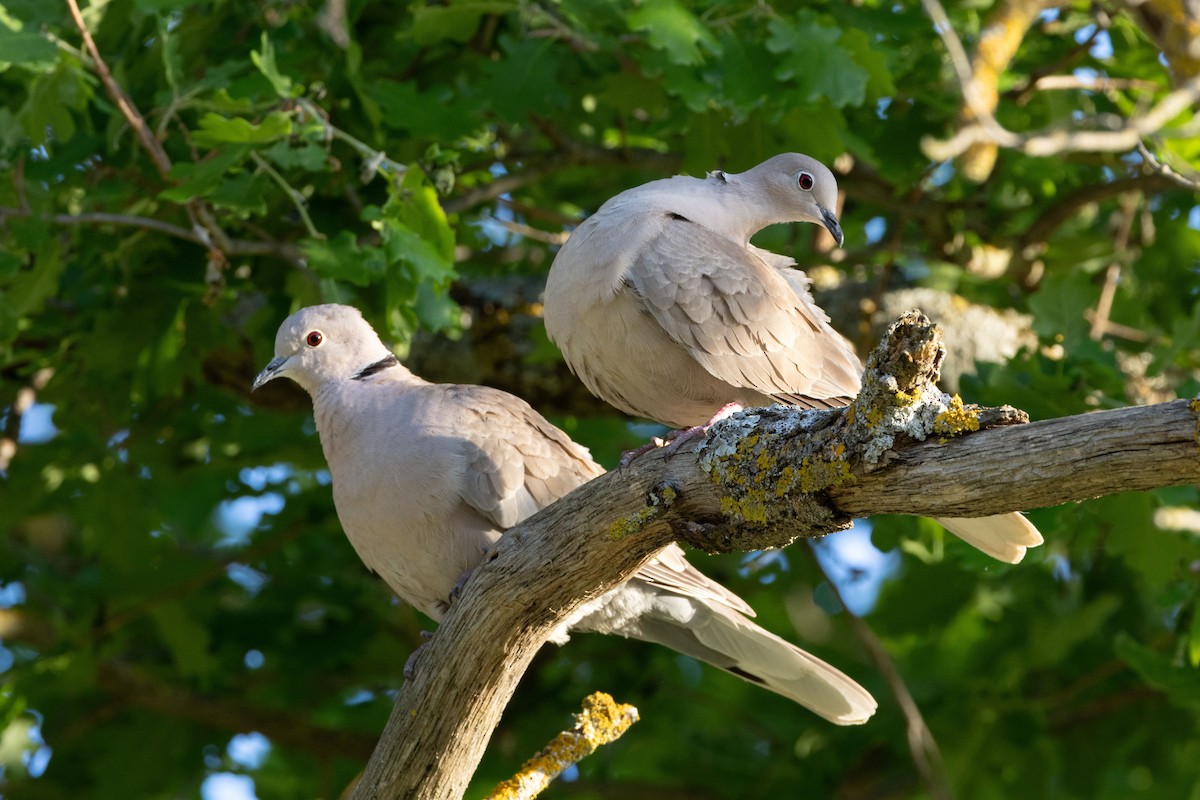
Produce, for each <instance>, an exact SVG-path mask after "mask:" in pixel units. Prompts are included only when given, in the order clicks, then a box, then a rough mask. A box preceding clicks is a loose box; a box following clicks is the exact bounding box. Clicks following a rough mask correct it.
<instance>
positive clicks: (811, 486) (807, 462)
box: [797, 458, 853, 494]
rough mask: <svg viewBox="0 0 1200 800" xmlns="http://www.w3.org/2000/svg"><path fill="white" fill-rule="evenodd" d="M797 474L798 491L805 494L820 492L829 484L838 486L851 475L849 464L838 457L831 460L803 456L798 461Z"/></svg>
mask: <svg viewBox="0 0 1200 800" xmlns="http://www.w3.org/2000/svg"><path fill="white" fill-rule="evenodd" d="M797 474H798V477H799V485H800V491H802V492H804V493H805V494H811V493H812V492H820V491H823V490H825V489H828V488H829V487H830V486H838V485H840V484H842V483H845V482H846V480H847V479H848V478H852V477H853V474H852V473H851V472H850V464H849V463H848V462H846V461H843V460H842V459H840V458H839V459H834V460H832V461H825V460H824V459H820V458H816V459H810V458H805V459H804V460H803V461H801V462H800V469H799V471H798V473H797Z"/></svg>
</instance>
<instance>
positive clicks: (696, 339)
mask: <svg viewBox="0 0 1200 800" xmlns="http://www.w3.org/2000/svg"><path fill="white" fill-rule="evenodd" d="M837 194H838V189H837V180H836V179H835V178H834V176H833V173H832V172H830V171H829V169H828V168H826V167H825V166H824V165H823V164H821V163H820V162H819V161H816V160H814V159H812V158H809V157H808V156H804V155H800V154H799V153H785V154H783V155H778V156H775V157H773V158H770V159H768V160H766V161H764V162H763V163H761V164H759V165H758V166H756V167H754V168H752V169H750V170H748V171H746V172H742V173H738V174H734V173H727V172H720V171H717V172H711V173H709V174H708V176H707V177H705V178H691V177H686V176H678V177H674V178H667V179H664V180H657V181H652V182H651V183H647V184H645V185H643V186H638V187H636V188H634V189H630V190H628V191H625V192H622V193H621V194H618V195H617V196H616V197H613V198H612V199H611V200H609V201H608V202H606V203H605V204H604V205H602V206H601V207H600V209H599V210H598V211H597V212H596V213H595V214H593V215H592V216H590V217H588V218H587V219H586V220H584V221H583V222H582V223H580V225H579V227H578V228H576V229H575V231H574V232H573V233H572V234H571V236H570V238H569V239H568V240H567V243H566V244H565V245H563V248H562V249H561V250H560V251H559V252H558V255H557V256H556V257H555V259H554V263H553V265H552V266H551V267H550V275H549V277H548V279H547V281H546V297H545V321H546V332H547V333H548V334H549V336H550V338H551V339H552V340H553V341H554V342H555V343H556V344H557V345H558V347H559V349H560V350H561V351H562V354H563V357H564V358H565V359H566V362H567V364H568V365H570V367H571V369H572V370H573V371H574V372H575V374H576V375H578V376H579V377H580V379H581V380H582V381H583V382H584V384H585V385H586V386H587V387H588V389H590V390H591V391H592V393H593V394H595V395H596V396H597V397H600V398H601V399H603V400H606V401H608V402H609V403H611V404H612V405H614V406H616V407H617V408H619V409H621V410H622V411H625V412H626V413H629V414H633V415H635V416H639V417H646V418H648V419H652V420H657V421H659V422H662V423H665V424H667V425H671V426H674V427H681V428H686V427H690V426H691V427H694V426H703V425H705V424H706V423H708V422H710V421H711V420H712V419H713V418H714V415H716V414H717V412H718V411H720V410H722V409H723V408H725V407H728V406H729V405H730V404H736V405H741V406H762V405H770V404H772V403H791V404H794V405H799V406H804V407H809V408H828V407H835V406H842V405H846V404H847V403H849V402H850V400H851V399H852V398H853V397H854V396H855V395H856V394H857V393H858V389H859V379H860V376H861V375H862V363H861V362H860V361H859V358H858V355H857V354H856V353H855V352H854V348H853V347H852V346H851V345H850V343H849V342H848V341H847V340H846V339H845V338H844V337H842V336H841V335H840V334H839V333H837V331H835V330H834V329H833V328H832V327H831V326H830V324H829V317H828V316H826V314H825V312H824V311H822V310H821V309H820V308H819V307H818V306H817V305H816V303H815V302H814V301H813V298H812V295H811V294H810V293H809V279H808V277H807V276H806V275H805V274H804V273H803V272H801V271H800V270H798V269H795V264H796V262H795V261H793V260H792V259H790V258H787V257H786V256H781V255H778V254H776V253H772V252H770V251H767V250H763V249H761V248H759V247H755V246H754V245H752V244H750V237H751V236H753V235H754V234H755V233H757V232H758V231H759V230H761V229H762V228H765V227H766V226H768V225H772V224H774V223H779V222H815V223H817V224H820V225H823V226H824V227H825V228H826V229H827V230H828V231H829V233H830V234H831V235H832V236H833V238H834V239H836V240H837V242H838V244H839V245H840V244H841V243H842V238H843V237H842V228H841V225H840V224H839V223H838V220H837V217H836V216H835V214H834V209H835V208H836V202H837ZM939 522H941V523H942V524H943V525H945V526H946V527H947V528H948V529H949V530H950V531H951V532H953V533H955V534H956V535H958V536H959V537H961V538H962V539H964V540H966V541H967V542H968V543H970V544H972V545H974V546H975V547H977V548H979V549H980V550H982V551H983V552H985V553H987V554H988V555H990V556H992V557H994V558H997V559H999V560H1001V561H1007V562H1010V563H1017V562H1018V561H1020V560H1021V559H1022V558H1023V557H1024V556H1025V550H1026V548H1027V547H1034V546H1037V545H1039V544H1041V543H1042V536H1041V534H1040V533H1038V531H1037V528H1035V527H1034V526H1033V524H1032V523H1030V522H1029V521H1028V520H1026V519H1025V517H1024V516H1023V515H1021V514H1015V513H1014V514H1003V515H999V516H991V517H977V518H953V519H946V518H943V519H940V520H939Z"/></svg>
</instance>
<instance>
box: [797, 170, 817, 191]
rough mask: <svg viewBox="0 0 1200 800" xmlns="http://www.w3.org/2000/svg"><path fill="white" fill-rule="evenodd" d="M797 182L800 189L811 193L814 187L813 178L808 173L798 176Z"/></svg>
mask: <svg viewBox="0 0 1200 800" xmlns="http://www.w3.org/2000/svg"><path fill="white" fill-rule="evenodd" d="M796 182H797V183H799V184H800V188H801V189H803V190H804V191H806V192H807V191H810V190H811V189H812V187H813V183H814V181H813V176H812V175H809V174H808V173H807V172H801V173H800V174H799V175H797V176H796Z"/></svg>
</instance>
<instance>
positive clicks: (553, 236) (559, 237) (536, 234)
mask: <svg viewBox="0 0 1200 800" xmlns="http://www.w3.org/2000/svg"><path fill="white" fill-rule="evenodd" d="M487 219H488V221H490V222H494V223H496V224H497V225H499V226H501V227H502V228H504V229H505V230H507V231H508V232H509V233H514V234H516V235H517V236H523V237H525V238H526V239H533V240H534V241H536V242H545V243H546V244H553V245H563V244H566V243H567V237H568V236H569V235H570V234H568V233H566V232H563V231H559V232H558V233H555V232H553V231H544V230H542V229H541V228H535V227H533V226H531V225H524V224H522V223H520V222H516V221H515V220H511V219H501V218H499V217H487Z"/></svg>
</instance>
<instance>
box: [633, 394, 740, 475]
mask: <svg viewBox="0 0 1200 800" xmlns="http://www.w3.org/2000/svg"><path fill="white" fill-rule="evenodd" d="M741 410H742V406H741V404H740V403H726V404H725V405H723V406H721V408H720V409H719V410H718V411H717V413H715V414H713V415H712V419H710V420H709V421H708V422H706V423H704V424H703V425H695V426H693V427H691V428H682V429H680V430H677V431H671V432H670V433H668V434H667V435H666V438H660V437H658V436H653V437H651V439H650V441H648V442H646V444H644V445H642V446H641V447H638V448H635V449H633V450H626V451H625V452H624V453H622V454H621V463H620V464H619V466H618V467H617V469H619V470H621V469H625V467H628V466H629V464H630V463H631V462H632V461H633V460H634V459H635V458H637V457H638V456H643V455H645V454H646V453H649V452H650V451H651V450H657V449H658V448H660V447H661V448H665V449H664V450H663V455H665V456H668V457H669V456H673V455H675V454H676V453H678V452H679V451H680V450H682V449H683V446H684V445H685V444H687V443H689V442H694V441H696V440H697V439H703V438H704V437H705V436H706V435H707V434H708V429H709V428H711V427H712V426H713V425H716V424H717V423H718V422H720V421H721V420H723V419H725V418H726V417H729V416H732V415H733V414H736V413H737V412H739V411H741Z"/></svg>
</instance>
